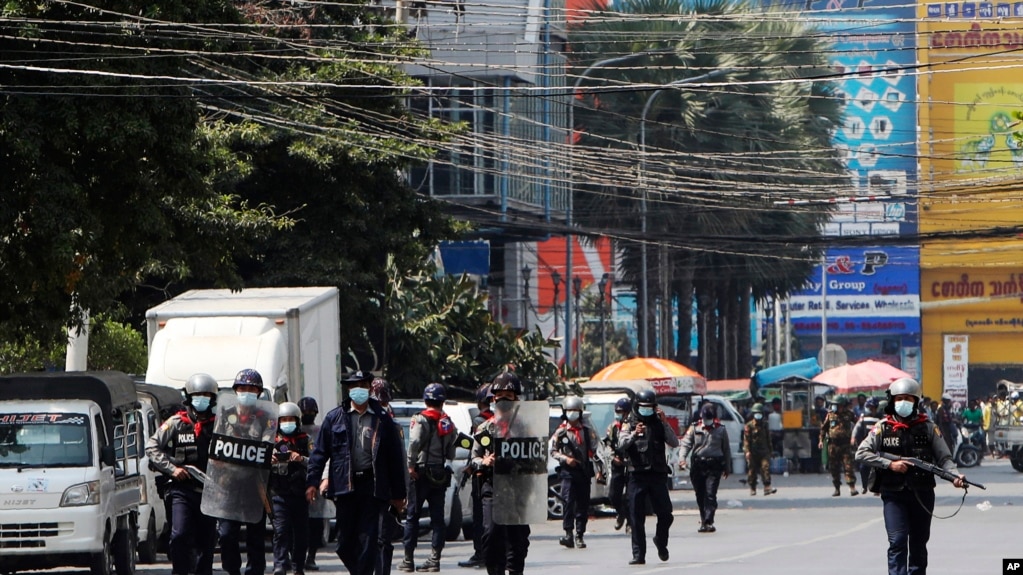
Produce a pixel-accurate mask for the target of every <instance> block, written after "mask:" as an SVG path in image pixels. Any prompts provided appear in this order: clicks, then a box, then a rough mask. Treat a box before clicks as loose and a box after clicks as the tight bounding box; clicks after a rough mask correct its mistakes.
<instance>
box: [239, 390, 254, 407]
mask: <svg viewBox="0 0 1023 575" xmlns="http://www.w3.org/2000/svg"><path fill="white" fill-rule="evenodd" d="M238 404H239V405H244V406H245V407H252V406H253V405H256V394H255V393H252V392H251V391H243V392H241V393H239V394H238Z"/></svg>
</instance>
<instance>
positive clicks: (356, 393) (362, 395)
mask: <svg viewBox="0 0 1023 575" xmlns="http://www.w3.org/2000/svg"><path fill="white" fill-rule="evenodd" d="M348 397H350V398H352V402H353V403H354V404H355V405H364V404H365V403H366V402H367V401H369V390H368V389H366V388H363V387H353V388H352V389H350V390H348Z"/></svg>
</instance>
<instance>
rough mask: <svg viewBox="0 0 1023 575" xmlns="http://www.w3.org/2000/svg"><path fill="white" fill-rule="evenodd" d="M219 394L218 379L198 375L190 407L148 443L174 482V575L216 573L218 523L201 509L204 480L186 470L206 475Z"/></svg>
mask: <svg viewBox="0 0 1023 575" xmlns="http://www.w3.org/2000/svg"><path fill="white" fill-rule="evenodd" d="M217 390H218V389H217V380H215V379H213V376H210V375H207V374H205V373H197V374H195V375H193V376H192V377H190V378H188V381H186V382H185V408H184V409H183V410H182V411H180V412H178V413H177V414H176V415H172V416H171V417H169V418H167V420H166V421H164V422H163V425H161V426H160V428H159V429H157V430H156V433H154V434H153V436H152V437H150V438H149V440H148V441H147V442H146V455H147V456H149V461H150V462H151V464H152V465H153V467H155V468H156V470H157V471H159V472H160V473H163V474H164V475H165V476H167V477H169V478H170V479H171V483H170V485H169V486H168V487H167V493H166V494H165V495H164V497H165V498H166V499H167V500H168V501H169V502H170V508H171V515H170V517H171V532H170V546H169V550H168V555H170V560H171V572H172V573H173V575H186V574H188V573H195V574H196V575H211V573H212V572H213V551H214V546H215V545H216V533H217V521H216V519H214V518H213V517H209V516H207V515H205V514H203V513H202V510H201V509H200V503H201V500H202V489H203V484H202V481H201V479H200V478H201V477H202V476H201V475H200V474H198V473H194V472H193V473H189V471H188V470H187V469H186V467H193V468H195V469H197V470H199V471H202V472H205V471H206V465H207V463H208V461H209V451H210V440H211V438H212V436H213V424H214V415H213V413H214V412H213V407H214V406H216V403H217ZM193 550H194V551H195V552H196V556H195V557H194V558H193Z"/></svg>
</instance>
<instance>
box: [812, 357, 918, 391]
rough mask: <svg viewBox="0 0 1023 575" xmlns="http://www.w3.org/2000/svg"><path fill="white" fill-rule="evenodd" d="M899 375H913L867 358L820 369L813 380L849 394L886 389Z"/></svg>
mask: <svg viewBox="0 0 1023 575" xmlns="http://www.w3.org/2000/svg"><path fill="white" fill-rule="evenodd" d="M900 377H913V376H911V375H910V374H908V373H906V372H904V371H902V370H901V369H899V368H897V367H895V366H892V365H889V364H887V363H884V362H882V361H875V360H873V359H868V360H867V361H864V362H861V363H853V364H845V365H840V366H838V367H833V368H831V369H829V370H827V371H822V372H821V373H819V374H818V375H817V376H815V377H814V378H813V380H814V381H816V382H818V383H826V384H828V385H831V386H834V387H835V393H842V394H850V393H870V392H874V391H881V390H884V389H888V385H889V384H890V383H891V382H893V381H895V380H896V379H899V378H900Z"/></svg>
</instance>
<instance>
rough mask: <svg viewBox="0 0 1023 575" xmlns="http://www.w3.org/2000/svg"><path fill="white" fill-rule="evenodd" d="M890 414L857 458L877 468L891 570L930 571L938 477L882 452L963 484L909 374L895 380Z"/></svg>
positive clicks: (902, 574)
mask: <svg viewBox="0 0 1023 575" xmlns="http://www.w3.org/2000/svg"><path fill="white" fill-rule="evenodd" d="M887 396H888V399H889V404H888V406H887V407H886V408H885V415H886V417H885V418H884V419H882V420H881V421H880V422H879V423H878V424H877V425H875V426H874V427H873V428H872V429H871V430H870V433H869V434H867V437H866V439H864V440H863V442H862V443H860V445H859V448H858V449H857V451H856V461H857V462H859V463H862V464H865V465H869V466H871V467H874V468H876V469H877V477H876V481H875V482H874V486H873V489H875V490H877V491H879V492H880V494H881V501H882V503H883V505H884V521H885V529H886V530H887V532H888V573H889V575H907V574H908V573H924V572H925V571H926V570H927V541H928V539H930V536H931V517H932V514H933V512H934V486H935V482H934V476H933V475H932V474H930V473H927V472H924V471H921V470H919V469H917V468H916V467H913V466H911V465H910V464H909V463H907V462H906V461H902V460H897V461H892V460H889V459H886V458H884V457H882V456H881V455H879V453H881V452H886V453H890V454H893V455H897V456H901V457H915V458H917V459H920V460H923V461H926V462H929V463H932V464H934V465H937V466H939V467H942V468H943V469H945V470H946V471H948V472H950V473H953V474H955V475H958V477H957V478H956V480H955V481H954V482H953V485H955V486H956V487H959V488H963V487H964V485H965V484H964V483H963V480H964V479H965V476H963V475H962V474H960V473H959V472H958V470H957V469H956V465H955V462H954V461H953V460H952V454H951V453H950V452H949V450H948V445H947V444H946V443H945V441H944V440H943V439H942V438H941V434H940V432H938V431H937V426H936V425H935V424H934V422H932V421H931V420H930V419H928V417H927V415H926V414H924V413H922V410H921V402H922V401H923V392H922V388H921V387H920V384H919V383H918V382H917V381H916V380H914V379H910V378H908V377H904V378H900V379H897V380H895V381H894V382H892V384H891V385H890V386H889V387H888V393H887Z"/></svg>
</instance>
